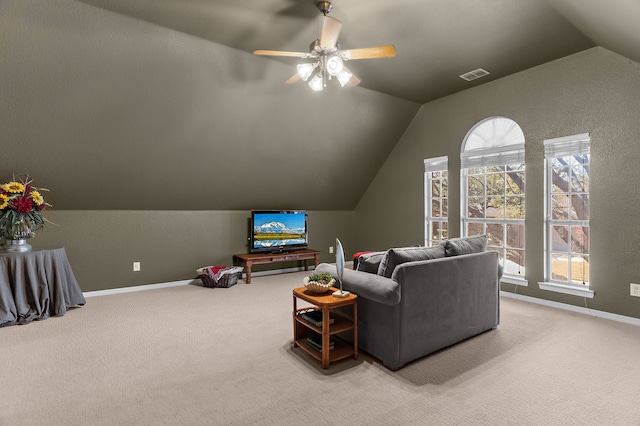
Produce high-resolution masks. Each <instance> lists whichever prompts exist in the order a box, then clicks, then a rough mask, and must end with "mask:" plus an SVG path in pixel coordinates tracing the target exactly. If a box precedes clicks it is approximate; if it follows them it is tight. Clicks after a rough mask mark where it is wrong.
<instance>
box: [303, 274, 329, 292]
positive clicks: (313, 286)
mask: <svg viewBox="0 0 640 426" xmlns="http://www.w3.org/2000/svg"><path fill="white" fill-rule="evenodd" d="M335 283H336V280H335V279H332V280H331V281H329V282H328V283H324V282H321V281H309V277H304V286H305V287H306V288H307V290H309V292H310V293H314V294H322V293H326V292H327V291H329V289H330V288H331V287H333V285H334V284H335Z"/></svg>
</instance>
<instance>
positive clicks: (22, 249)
mask: <svg viewBox="0 0 640 426" xmlns="http://www.w3.org/2000/svg"><path fill="white" fill-rule="evenodd" d="M3 250H4V252H5V253H28V252H30V251H31V244H29V243H27V239H26V238H19V239H17V240H7V244H6V246H5V247H4V249H3Z"/></svg>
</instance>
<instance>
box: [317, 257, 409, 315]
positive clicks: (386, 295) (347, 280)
mask: <svg viewBox="0 0 640 426" xmlns="http://www.w3.org/2000/svg"><path fill="white" fill-rule="evenodd" d="M316 272H328V273H329V274H331V276H332V277H334V278H335V279H336V281H337V279H338V273H337V271H336V267H335V265H329V264H328V263H321V264H320V265H318V267H317V268H316ZM339 285H340V284H339V283H336V287H338V286H339ZM342 288H343V289H344V290H347V291H352V292H354V293H355V294H357V295H358V296H359V297H363V298H365V299H369V300H373V301H375V302H378V303H382V304H384V305H389V306H393V305H397V304H399V303H400V286H399V284H398V283H397V282H395V281H393V280H392V279H390V278H385V277H382V276H380V275H375V274H370V273H368V272H362V271H354V270H353V269H345V270H344V274H343V276H342Z"/></svg>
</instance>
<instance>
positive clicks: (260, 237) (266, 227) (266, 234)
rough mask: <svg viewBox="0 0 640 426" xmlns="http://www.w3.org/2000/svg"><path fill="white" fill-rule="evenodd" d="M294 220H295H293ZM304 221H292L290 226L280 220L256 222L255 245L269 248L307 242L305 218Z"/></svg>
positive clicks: (254, 230)
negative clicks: (299, 222)
mask: <svg viewBox="0 0 640 426" xmlns="http://www.w3.org/2000/svg"><path fill="white" fill-rule="evenodd" d="M292 222H293V221H292ZM301 222H302V223H301V224H300V225H299V226H297V225H298V224H296V223H290V224H289V226H287V225H286V224H284V223H283V222H280V221H270V222H265V223H261V224H256V225H255V226H254V227H253V245H254V247H255V248H269V247H279V246H288V245H296V244H305V243H306V242H307V241H306V238H305V232H304V218H302V221H301Z"/></svg>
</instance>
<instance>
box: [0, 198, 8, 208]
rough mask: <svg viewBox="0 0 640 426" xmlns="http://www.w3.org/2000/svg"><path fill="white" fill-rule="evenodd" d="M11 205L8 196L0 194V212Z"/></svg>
mask: <svg viewBox="0 0 640 426" xmlns="http://www.w3.org/2000/svg"><path fill="white" fill-rule="evenodd" d="M8 205H9V197H7V196H6V194H0V210H2V209H4V208H5V207H7V206H8Z"/></svg>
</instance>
